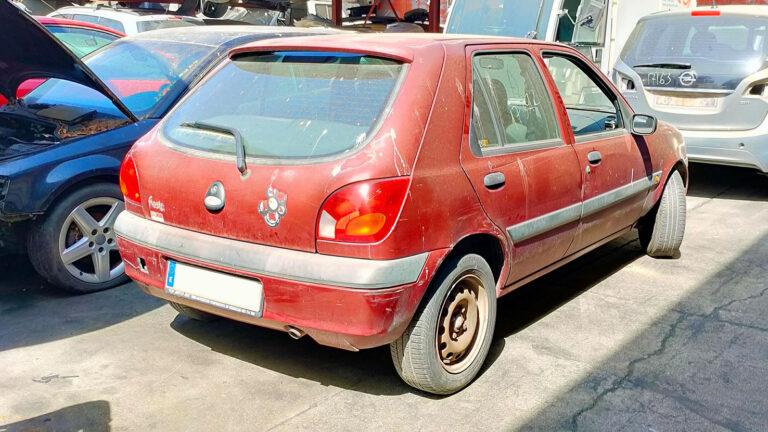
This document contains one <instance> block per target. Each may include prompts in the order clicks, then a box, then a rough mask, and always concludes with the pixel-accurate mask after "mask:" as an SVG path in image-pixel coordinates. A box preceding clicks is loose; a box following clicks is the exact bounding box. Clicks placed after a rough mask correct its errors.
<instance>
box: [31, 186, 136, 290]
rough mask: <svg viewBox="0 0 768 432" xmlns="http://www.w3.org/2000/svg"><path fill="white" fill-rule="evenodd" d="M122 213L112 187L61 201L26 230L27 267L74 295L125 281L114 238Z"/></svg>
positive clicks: (85, 191) (87, 190)
mask: <svg viewBox="0 0 768 432" xmlns="http://www.w3.org/2000/svg"><path fill="white" fill-rule="evenodd" d="M123 208H124V206H123V196H122V194H121V193H120V188H119V187H118V186H117V185H116V184H112V183H94V184H90V185H88V186H85V187H82V188H80V189H77V190H75V191H74V192H71V193H68V194H67V195H66V196H64V197H63V198H60V199H59V200H58V202H56V203H55V204H54V205H53V206H52V207H51V208H49V210H48V212H47V213H46V214H45V216H44V217H42V218H41V219H38V220H37V221H36V222H35V223H34V224H33V226H32V227H31V229H30V232H29V236H28V238H27V255H28V256H29V259H30V261H31V262H32V266H33V267H34V268H35V270H36V271H37V273H38V274H39V275H40V276H42V277H43V278H44V279H46V280H47V281H48V282H50V283H51V284H53V285H54V286H56V287H58V288H61V289H63V290H66V291H69V292H72V293H76V294H85V293H91V292H96V291H101V290H104V289H107V288H112V287H114V286H117V285H120V284H123V283H125V282H127V281H128V276H126V274H125V267H124V264H123V262H122V259H121V258H120V254H119V253H118V251H117V241H116V238H115V234H114V221H115V219H116V218H117V215H118V214H119V213H120V212H121V211H122V210H123ZM86 227H88V228H86ZM87 230H90V232H87ZM78 257H79V258H78ZM75 258H77V259H75ZM89 270H90V272H89Z"/></svg>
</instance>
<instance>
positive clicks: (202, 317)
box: [168, 300, 221, 321]
mask: <svg viewBox="0 0 768 432" xmlns="http://www.w3.org/2000/svg"><path fill="white" fill-rule="evenodd" d="M168 304H169V305H171V307H172V308H174V309H176V312H178V313H180V314H182V315H184V316H185V317H187V318H190V319H193V320H195V321H215V320H217V319H219V318H221V317H219V316H218V315H214V314H210V313H208V312H203V311H201V310H199V309H195V308H193V307H189V306H186V305H183V304H181V303H176V302H172V301H170V300H169V301H168Z"/></svg>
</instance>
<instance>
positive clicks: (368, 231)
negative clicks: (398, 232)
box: [345, 213, 387, 236]
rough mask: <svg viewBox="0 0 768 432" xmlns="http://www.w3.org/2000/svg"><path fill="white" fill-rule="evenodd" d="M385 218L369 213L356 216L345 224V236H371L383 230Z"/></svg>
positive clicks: (378, 214) (379, 214) (381, 215)
mask: <svg viewBox="0 0 768 432" xmlns="http://www.w3.org/2000/svg"><path fill="white" fill-rule="evenodd" d="M386 222H387V217H386V216H384V215H383V214H381V213H371V214H367V215H362V216H358V217H356V218H354V219H352V220H351V221H349V224H347V229H346V230H345V232H346V234H347V235H349V236H371V235H374V234H376V233H378V232H379V231H381V229H382V228H384V224H385V223H386Z"/></svg>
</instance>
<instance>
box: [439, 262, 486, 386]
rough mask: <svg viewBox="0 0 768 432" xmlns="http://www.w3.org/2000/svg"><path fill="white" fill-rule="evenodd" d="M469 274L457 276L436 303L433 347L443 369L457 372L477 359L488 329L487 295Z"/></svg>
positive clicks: (480, 284)
mask: <svg viewBox="0 0 768 432" xmlns="http://www.w3.org/2000/svg"><path fill="white" fill-rule="evenodd" d="M487 295H488V293H487V290H486V289H485V286H484V285H483V282H482V281H481V280H480V278H479V277H477V276H476V275H475V274H473V273H467V274H465V275H463V276H462V277H460V278H459V279H457V280H456V281H455V282H454V283H453V285H452V286H451V289H450V290H449V291H448V295H446V296H445V298H444V299H443V303H442V304H441V306H440V315H439V317H438V320H437V328H436V329H435V330H436V331H435V349H436V351H437V357H438V360H439V362H440V364H441V365H442V366H443V368H444V369H445V370H446V371H448V372H450V373H461V372H463V371H464V370H466V369H467V367H469V365H471V364H472V362H473V361H474V360H475V358H477V355H478V353H479V351H480V347H481V346H482V345H483V342H484V341H485V337H486V330H487V328H488V322H487V321H488V298H487Z"/></svg>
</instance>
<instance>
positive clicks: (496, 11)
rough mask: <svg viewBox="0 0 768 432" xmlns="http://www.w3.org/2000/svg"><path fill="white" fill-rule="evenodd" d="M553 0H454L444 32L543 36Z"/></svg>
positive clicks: (537, 37)
mask: <svg viewBox="0 0 768 432" xmlns="http://www.w3.org/2000/svg"><path fill="white" fill-rule="evenodd" d="M553 3H554V0H541V1H525V2H523V1H516V0H455V2H454V4H453V10H452V11H451V16H450V19H449V21H448V23H447V25H446V29H445V32H446V33H455V34H479V35H492V36H514V37H526V36H528V37H531V36H533V37H535V38H536V39H543V38H544V37H545V36H546V26H547V22H548V20H549V16H550V14H551V13H552V4H553Z"/></svg>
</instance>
